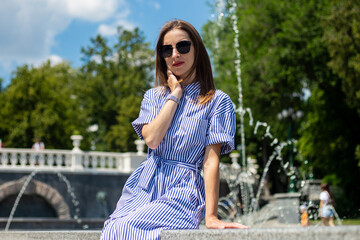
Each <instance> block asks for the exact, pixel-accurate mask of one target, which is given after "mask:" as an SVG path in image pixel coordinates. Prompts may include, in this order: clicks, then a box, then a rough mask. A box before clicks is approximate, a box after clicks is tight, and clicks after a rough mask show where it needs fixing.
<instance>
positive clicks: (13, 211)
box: [5, 170, 87, 232]
mask: <svg viewBox="0 0 360 240" xmlns="http://www.w3.org/2000/svg"><path fill="white" fill-rule="evenodd" d="M38 173H39V171H38V170H34V171H33V172H32V173H31V174H29V176H28V177H27V178H26V180H25V182H24V184H23V186H22V187H21V190H20V192H19V194H18V195H17V197H16V200H15V203H14V205H13V207H12V209H11V213H10V216H9V218H8V220H7V223H6V226H5V231H6V232H7V231H8V230H9V228H10V224H11V222H12V220H13V217H14V214H15V211H16V208H17V207H18V205H19V202H20V199H21V197H22V196H23V194H24V193H25V190H26V189H27V187H28V185H29V184H30V182H31V180H32V179H33V178H34V176H35V175H36V174H38ZM54 173H55V174H57V176H58V177H59V179H60V180H61V181H63V182H64V183H65V184H66V188H67V192H68V193H69V194H70V196H71V198H72V203H73V204H74V207H75V214H74V217H73V218H74V219H75V220H76V222H77V223H78V224H81V222H82V221H81V219H80V218H79V213H80V208H79V207H78V206H79V201H78V200H77V199H76V196H75V193H74V191H73V189H72V187H71V185H70V182H69V180H68V179H67V178H66V177H65V176H64V175H63V174H61V173H60V172H55V171H54ZM82 228H83V229H86V228H87V225H83V226H82Z"/></svg>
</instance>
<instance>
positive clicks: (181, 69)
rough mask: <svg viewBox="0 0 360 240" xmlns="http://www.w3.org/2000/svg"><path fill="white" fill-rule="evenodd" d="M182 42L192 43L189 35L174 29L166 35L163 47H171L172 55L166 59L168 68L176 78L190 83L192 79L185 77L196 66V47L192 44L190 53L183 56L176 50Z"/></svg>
mask: <svg viewBox="0 0 360 240" xmlns="http://www.w3.org/2000/svg"><path fill="white" fill-rule="evenodd" d="M181 41H191V39H190V37H189V34H188V33H187V32H185V31H183V30H180V29H173V30H171V31H169V32H167V33H166V34H165V36H164V42H163V45H171V46H172V54H171V56H170V57H166V58H164V59H165V62H166V66H167V68H168V69H169V70H170V71H171V72H172V73H173V74H174V75H175V76H177V77H179V78H181V79H183V80H185V82H188V83H189V82H191V81H189V80H190V79H184V77H185V76H186V74H187V73H188V71H189V70H190V68H191V67H192V66H193V64H194V47H193V44H192V43H191V46H190V51H189V52H188V53H184V54H181V53H179V51H178V49H177V48H176V44H177V43H179V42H181ZM191 80H192V79H191Z"/></svg>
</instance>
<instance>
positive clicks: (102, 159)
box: [100, 156, 106, 168]
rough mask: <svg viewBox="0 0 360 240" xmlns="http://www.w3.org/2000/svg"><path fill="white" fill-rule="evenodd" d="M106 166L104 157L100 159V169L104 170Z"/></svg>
mask: <svg viewBox="0 0 360 240" xmlns="http://www.w3.org/2000/svg"><path fill="white" fill-rule="evenodd" d="M105 166H106V159H105V157H104V156H101V157H100V168H105Z"/></svg>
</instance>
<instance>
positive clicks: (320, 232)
mask: <svg viewBox="0 0 360 240" xmlns="http://www.w3.org/2000/svg"><path fill="white" fill-rule="evenodd" d="M100 235H101V231H9V232H0V239H3V240H25V239H26V240H45V239H46V240H55V239H67V240H85V239H86V240H93V239H94V240H95V239H96V240H99V239H100ZM359 236H360V226H336V227H333V228H331V227H307V228H302V227H296V228H261V229H260V228H259V229H246V230H240V229H225V230H215V229H200V230H166V231H163V232H162V233H161V240H178V239H184V240H186V239H191V240H209V239H211V240H225V239H226V240H235V239H236V240H238V239H241V240H260V239H261V240H304V239H314V240H338V239H346V240H358V239H359Z"/></svg>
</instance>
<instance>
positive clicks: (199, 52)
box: [155, 19, 215, 105]
mask: <svg viewBox="0 0 360 240" xmlns="http://www.w3.org/2000/svg"><path fill="white" fill-rule="evenodd" d="M173 29H180V30H183V31H185V32H187V34H188V35H189V37H190V39H191V42H192V44H193V46H194V51H195V53H194V57H195V59H194V64H193V66H192V67H191V68H190V71H189V72H188V73H187V75H186V77H189V76H191V75H192V74H193V73H194V71H195V73H196V76H195V81H198V82H200V94H199V97H198V103H199V104H201V105H203V104H205V103H207V102H209V101H210V100H211V99H212V97H213V95H214V93H215V84H214V79H213V75H212V69H211V63H210V58H209V55H208V53H207V51H206V48H205V45H204V43H203V41H202V39H201V37H200V34H199V33H198V32H197V31H196V29H195V28H194V27H193V26H192V25H191V24H190V23H188V22H186V21H183V20H178V19H175V20H172V21H169V22H167V23H165V25H164V26H163V27H162V29H161V31H160V34H159V38H158V41H157V44H156V50H155V52H156V85H157V86H165V87H166V86H167V78H168V77H167V73H166V71H167V66H166V62H165V59H164V58H163V57H161V56H160V54H159V51H158V49H159V48H160V47H161V46H162V45H163V43H164V36H165V35H166V33H168V32H169V31H171V30H173Z"/></svg>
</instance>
